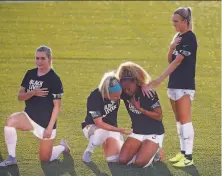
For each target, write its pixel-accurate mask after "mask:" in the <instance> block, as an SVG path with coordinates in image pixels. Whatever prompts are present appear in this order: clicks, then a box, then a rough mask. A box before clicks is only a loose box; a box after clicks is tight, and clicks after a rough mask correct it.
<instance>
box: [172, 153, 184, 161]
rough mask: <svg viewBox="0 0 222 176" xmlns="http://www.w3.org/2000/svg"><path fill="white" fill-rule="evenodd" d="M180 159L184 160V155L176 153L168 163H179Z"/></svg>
mask: <svg viewBox="0 0 222 176" xmlns="http://www.w3.org/2000/svg"><path fill="white" fill-rule="evenodd" d="M182 158H184V154H182V153H181V152H180V153H178V154H177V155H176V156H175V157H173V158H171V159H169V161H170V162H172V163H173V162H178V161H180V160H181V159H182Z"/></svg>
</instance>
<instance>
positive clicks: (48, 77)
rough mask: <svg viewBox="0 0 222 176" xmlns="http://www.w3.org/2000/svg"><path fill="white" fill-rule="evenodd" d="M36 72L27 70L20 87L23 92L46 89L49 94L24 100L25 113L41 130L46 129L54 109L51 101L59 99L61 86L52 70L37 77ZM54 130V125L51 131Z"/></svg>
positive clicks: (61, 90)
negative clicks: (23, 89) (22, 88)
mask: <svg viewBox="0 0 222 176" xmlns="http://www.w3.org/2000/svg"><path fill="white" fill-rule="evenodd" d="M37 71H38V69H37V68H34V69H32V70H28V71H27V73H26V74H25V77H24V78H23V81H22V83H21V86H22V87H24V88H25V92H28V91H32V90H34V89H37V88H48V91H49V93H48V95H47V96H46V97H39V96H33V97H31V98H30V99H28V100H26V101H25V104H26V107H25V112H26V113H27V114H28V115H29V117H30V118H31V119H32V120H33V121H34V122H36V123H37V124H39V125H40V126H42V127H43V128H47V126H48V124H49V121H50V119H51V115H52V111H53V108H54V104H53V100H54V99H61V96H62V94H63V86H62V82H61V80H60V78H59V76H58V75H57V74H56V73H55V72H54V70H53V69H51V70H50V71H49V72H48V73H46V74H45V75H43V76H38V75H37ZM55 128H56V123H55V125H54V126H53V129H55Z"/></svg>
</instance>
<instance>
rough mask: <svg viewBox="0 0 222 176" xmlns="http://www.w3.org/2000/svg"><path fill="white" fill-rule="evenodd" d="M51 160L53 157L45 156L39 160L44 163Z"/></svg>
mask: <svg viewBox="0 0 222 176" xmlns="http://www.w3.org/2000/svg"><path fill="white" fill-rule="evenodd" d="M50 159H51V155H45V154H40V155H39V160H40V161H42V162H47V161H50Z"/></svg>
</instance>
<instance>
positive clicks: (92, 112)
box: [89, 111, 102, 119]
mask: <svg viewBox="0 0 222 176" xmlns="http://www.w3.org/2000/svg"><path fill="white" fill-rule="evenodd" d="M89 113H90V114H91V116H92V118H93V119H95V118H97V117H102V114H101V112H100V111H89Z"/></svg>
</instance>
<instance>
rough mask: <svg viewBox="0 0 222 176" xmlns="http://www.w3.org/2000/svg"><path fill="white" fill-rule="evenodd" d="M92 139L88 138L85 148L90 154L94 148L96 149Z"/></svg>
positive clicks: (92, 137)
mask: <svg viewBox="0 0 222 176" xmlns="http://www.w3.org/2000/svg"><path fill="white" fill-rule="evenodd" d="M94 138H95V136H94V135H92V136H90V138H89V143H88V146H87V148H86V151H89V152H91V153H93V151H94V150H95V148H96V147H97V146H95V145H93V141H94Z"/></svg>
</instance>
